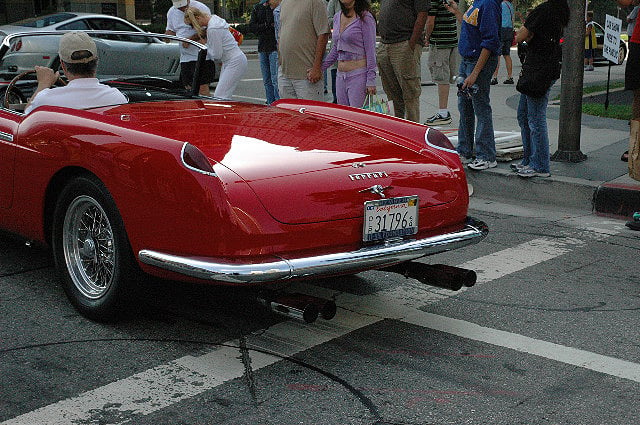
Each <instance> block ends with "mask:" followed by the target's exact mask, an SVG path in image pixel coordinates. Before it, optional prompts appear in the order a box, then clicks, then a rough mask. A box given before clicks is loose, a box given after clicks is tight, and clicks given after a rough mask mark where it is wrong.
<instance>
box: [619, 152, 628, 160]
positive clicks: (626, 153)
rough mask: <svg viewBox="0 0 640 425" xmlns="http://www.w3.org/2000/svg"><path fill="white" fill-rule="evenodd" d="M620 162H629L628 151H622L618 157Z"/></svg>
mask: <svg viewBox="0 0 640 425" xmlns="http://www.w3.org/2000/svg"><path fill="white" fill-rule="evenodd" d="M620 161H624V162H629V151H624V153H623V154H622V156H621V157H620Z"/></svg>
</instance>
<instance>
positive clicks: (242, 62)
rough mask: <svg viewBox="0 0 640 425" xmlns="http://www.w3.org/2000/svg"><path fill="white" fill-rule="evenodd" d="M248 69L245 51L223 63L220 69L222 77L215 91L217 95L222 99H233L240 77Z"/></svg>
mask: <svg viewBox="0 0 640 425" xmlns="http://www.w3.org/2000/svg"><path fill="white" fill-rule="evenodd" d="M246 71H247V57H246V56H245V55H244V53H241V54H239V55H235V56H234V57H232V58H230V59H229V60H226V61H224V62H223V63H222V69H221V70H220V79H219V80H218V84H217V85H216V90H215V92H214V93H213V95H214V96H215V97H219V98H220V99H228V100H231V97H232V96H233V92H234V91H236V87H238V83H239V82H240V78H242V76H243V75H244V73H245V72H246Z"/></svg>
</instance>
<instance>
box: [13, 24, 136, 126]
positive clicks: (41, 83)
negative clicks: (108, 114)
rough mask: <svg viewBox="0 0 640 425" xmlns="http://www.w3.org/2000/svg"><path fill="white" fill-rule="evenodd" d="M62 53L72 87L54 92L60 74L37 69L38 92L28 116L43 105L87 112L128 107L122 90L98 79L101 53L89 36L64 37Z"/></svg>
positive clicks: (67, 86) (32, 98)
mask: <svg viewBox="0 0 640 425" xmlns="http://www.w3.org/2000/svg"><path fill="white" fill-rule="evenodd" d="M58 53H59V55H60V64H61V65H62V70H63V71H64V75H65V76H66V77H67V79H68V80H69V82H68V84H67V85H66V86H64V87H55V88H50V87H51V86H52V85H54V84H55V82H56V81H57V80H58V78H59V77H60V73H59V72H57V71H56V72H54V71H53V70H52V69H51V68H47V67H44V66H36V67H35V70H36V76H37V78H38V88H37V89H36V91H35V92H34V93H33V96H31V100H30V101H29V103H28V105H27V107H26V109H25V110H24V113H25V114H28V113H29V112H31V111H32V110H33V109H35V108H37V107H38V106H42V105H52V106H65V107H67V108H75V109H84V108H95V107H99V106H109V105H117V104H121V103H127V98H126V97H125V96H124V95H123V94H122V93H121V92H120V91H119V90H118V89H116V88H113V87H109V86H107V85H105V84H101V83H100V82H99V81H98V79H97V78H96V68H97V66H98V49H97V48H96V43H95V42H94V41H93V40H92V39H91V37H89V36H88V35H87V34H86V33H84V32H81V31H74V32H68V33H66V34H65V35H63V36H62V38H61V39H60V47H59V49H58Z"/></svg>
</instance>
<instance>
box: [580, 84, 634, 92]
mask: <svg viewBox="0 0 640 425" xmlns="http://www.w3.org/2000/svg"><path fill="white" fill-rule="evenodd" d="M623 87H624V81H612V82H611V83H610V84H609V91H611V90H615V89H620V88H623ZM600 91H607V85H606V84H603V85H601V86H600V85H598V86H586V87H584V88H583V89H582V93H583V94H591V93H597V92H600Z"/></svg>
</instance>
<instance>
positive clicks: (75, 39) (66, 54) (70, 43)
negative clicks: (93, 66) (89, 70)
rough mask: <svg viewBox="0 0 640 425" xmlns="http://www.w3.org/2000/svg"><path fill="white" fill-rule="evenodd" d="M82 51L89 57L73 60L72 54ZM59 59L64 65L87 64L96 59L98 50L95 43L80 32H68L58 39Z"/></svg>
mask: <svg viewBox="0 0 640 425" xmlns="http://www.w3.org/2000/svg"><path fill="white" fill-rule="evenodd" d="M82 50H87V51H89V53H91V56H89V57H86V58H82V59H73V54H74V53H75V52H79V51H82ZM58 53H59V54H60V59H62V61H63V62H66V63H87V62H91V61H92V60H94V59H97V58H98V49H97V48H96V43H95V42H94V41H93V40H92V39H91V37H89V36H88V35H87V33H84V32H81V31H73V32H68V33H66V34H65V35H63V36H62V38H61V39H60V47H59V48H58Z"/></svg>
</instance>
